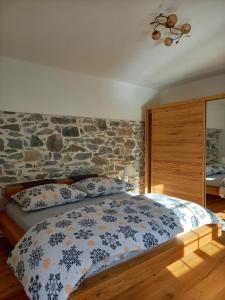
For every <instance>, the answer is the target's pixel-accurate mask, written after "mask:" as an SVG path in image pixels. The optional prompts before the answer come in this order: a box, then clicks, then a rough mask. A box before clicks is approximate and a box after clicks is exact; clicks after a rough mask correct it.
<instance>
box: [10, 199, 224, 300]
mask: <svg viewBox="0 0 225 300" xmlns="http://www.w3.org/2000/svg"><path fill="white" fill-rule="evenodd" d="M210 223H221V224H222V225H223V226H224V223H223V221H222V220H221V219H219V218H218V217H217V216H216V215H214V214H213V213H212V212H211V211H209V210H207V209H205V208H203V207H201V206H199V205H197V204H194V203H192V202H189V201H184V200H180V199H177V198H171V197H167V196H163V195H157V194H146V195H139V196H125V197H124V199H123V200H118V201H115V200H110V199H108V200H105V201H103V202H101V203H100V204H98V205H91V206H86V207H82V208H79V209H76V210H71V211H69V212H66V213H64V214H62V215H59V216H56V217H53V218H49V219H46V220H44V221H42V222H41V223H38V224H36V225H35V226H33V227H31V228H30V230H29V231H28V232H27V233H26V234H25V235H24V237H23V238H22V239H21V240H20V241H19V242H18V244H17V245H16V247H15V248H14V250H13V251H12V252H11V254H10V256H9V259H8V264H9V265H10V266H11V267H12V269H13V270H14V273H15V275H16V276H17V278H18V279H19V280H20V281H21V283H22V284H23V286H24V289H25V291H26V293H27V295H28V296H29V297H30V299H34V300H38V299H41V300H45V299H48V300H51V299H54V300H57V299H58V300H63V299H67V298H68V297H69V294H70V293H71V292H72V290H76V289H77V288H78V286H79V284H80V283H81V282H82V280H83V279H84V278H85V276H86V275H87V274H88V272H90V271H93V270H98V269H101V268H105V267H106V266H107V265H109V264H111V263H113V262H116V261H118V260H120V259H121V258H123V257H126V256H127V255H129V254H130V253H132V252H139V251H140V252H142V251H144V250H146V249H152V248H154V247H156V246H157V245H159V244H161V243H164V242H166V241H168V240H169V239H172V238H174V237H175V236H177V235H178V234H180V233H182V232H187V231H190V230H192V229H194V228H196V227H198V226H201V225H204V224H210ZM224 227H225V226H224Z"/></svg>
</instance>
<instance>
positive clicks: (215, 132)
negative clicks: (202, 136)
mask: <svg viewBox="0 0 225 300" xmlns="http://www.w3.org/2000/svg"><path fill="white" fill-rule="evenodd" d="M222 131H223V130H222V129H216V128H207V139H206V142H207V155H206V162H207V163H214V162H218V161H219V158H220V157H219V156H220V155H219V154H220V139H221V134H222Z"/></svg>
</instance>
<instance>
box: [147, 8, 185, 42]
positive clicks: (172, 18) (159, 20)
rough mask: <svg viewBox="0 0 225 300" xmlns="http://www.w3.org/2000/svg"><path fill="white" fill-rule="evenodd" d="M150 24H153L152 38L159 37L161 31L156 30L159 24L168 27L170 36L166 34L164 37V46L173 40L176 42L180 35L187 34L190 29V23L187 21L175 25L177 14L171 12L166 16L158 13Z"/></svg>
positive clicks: (157, 38)
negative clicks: (180, 24)
mask: <svg viewBox="0 0 225 300" xmlns="http://www.w3.org/2000/svg"><path fill="white" fill-rule="evenodd" d="M150 24H151V25H154V29H153V33H152V39H153V40H159V39H160V38H161V32H160V31H159V30H158V27H159V26H163V27H165V28H168V29H169V32H170V36H167V37H166V38H165V39H164V44H165V45H166V46H171V45H172V44H173V41H176V44H178V43H179V41H180V39H181V37H182V36H188V35H187V34H188V33H189V32H190V31H191V25H190V24H189V23H185V24H183V25H182V26H179V25H176V24H177V16H176V15H175V14H171V15H169V16H168V17H167V16H164V15H163V14H159V15H158V16H157V17H155V20H154V21H153V22H151V23H150ZM175 25H176V26H175ZM177 26H178V27H177Z"/></svg>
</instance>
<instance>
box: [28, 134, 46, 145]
mask: <svg viewBox="0 0 225 300" xmlns="http://www.w3.org/2000/svg"><path fill="white" fill-rule="evenodd" d="M41 146H43V142H42V140H40V138H39V137H38V136H37V135H32V136H31V138H30V147H41Z"/></svg>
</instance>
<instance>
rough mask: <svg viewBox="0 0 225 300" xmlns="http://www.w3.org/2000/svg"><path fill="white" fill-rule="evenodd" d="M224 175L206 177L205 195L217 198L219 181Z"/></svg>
mask: <svg viewBox="0 0 225 300" xmlns="http://www.w3.org/2000/svg"><path fill="white" fill-rule="evenodd" d="M224 178H225V174H215V175H211V176H207V177H206V194H209V195H215V196H219V190H220V186H221V181H222V180H223V179H224Z"/></svg>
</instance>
